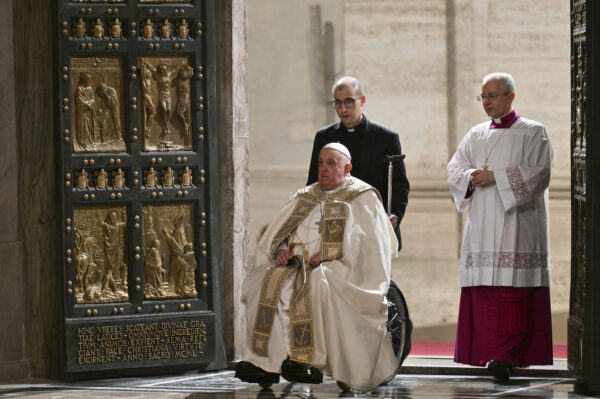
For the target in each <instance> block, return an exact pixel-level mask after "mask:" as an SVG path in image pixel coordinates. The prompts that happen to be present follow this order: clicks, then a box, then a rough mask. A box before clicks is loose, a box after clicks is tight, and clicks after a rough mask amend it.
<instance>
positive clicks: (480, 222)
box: [448, 117, 553, 287]
mask: <svg viewBox="0 0 600 399" xmlns="http://www.w3.org/2000/svg"><path fill="white" fill-rule="evenodd" d="M489 125H490V123H489V122H485V123H481V124H479V125H476V126H475V127H473V128H472V129H471V130H470V131H469V133H467V135H466V136H465V137H464V138H463V140H462V141H461V143H460V144H459V146H458V149H457V150H456V153H455V154H454V156H453V157H452V159H451V160H450V163H449V164H448V173H449V177H448V184H449V186H450V191H451V192H452V196H453V198H454V202H455V204H456V207H457V209H458V211H459V212H462V211H463V210H464V209H465V208H466V207H467V205H468V204H470V207H469V214H468V218H467V224H466V227H465V235H464V237H463V242H462V247H461V254H460V267H461V271H460V284H461V286H462V287H470V286H482V285H485V286H513V287H537V286H550V268H549V256H548V247H549V241H548V237H549V234H548V185H549V182H550V169H551V164H552V158H553V150H552V145H551V143H550V140H549V138H548V134H547V133H546V129H545V128H544V126H542V125H541V124H539V123H538V122H535V121H532V120H529V119H525V118H522V117H521V118H519V119H517V120H516V121H515V123H514V124H513V125H512V126H511V127H510V128H509V129H492V130H490V129H489ZM486 157H487V158H488V159H487V165H488V169H490V170H492V171H494V177H495V179H496V183H495V184H492V185H489V186H487V187H476V188H475V190H474V192H473V195H472V196H471V197H470V198H467V199H466V198H465V194H466V193H467V190H468V186H469V181H470V177H471V173H472V172H473V171H475V170H476V169H479V168H481V167H482V166H483V165H484V164H486Z"/></svg>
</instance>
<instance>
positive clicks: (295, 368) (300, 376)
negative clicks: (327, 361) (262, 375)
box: [281, 359, 323, 384]
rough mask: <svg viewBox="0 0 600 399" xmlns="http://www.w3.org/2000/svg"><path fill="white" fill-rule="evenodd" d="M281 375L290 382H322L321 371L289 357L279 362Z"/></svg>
mask: <svg viewBox="0 0 600 399" xmlns="http://www.w3.org/2000/svg"><path fill="white" fill-rule="evenodd" d="M281 376H282V377H283V378H285V379H286V380H288V381H290V382H302V383H307V384H320V383H322V382H323V373H321V372H320V371H319V370H317V369H316V368H314V367H310V368H309V367H307V366H305V365H303V364H300V363H298V362H294V361H293V360H290V359H285V360H284V361H283V363H281Z"/></svg>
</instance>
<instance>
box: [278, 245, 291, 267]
mask: <svg viewBox="0 0 600 399" xmlns="http://www.w3.org/2000/svg"><path fill="white" fill-rule="evenodd" d="M291 257H292V255H291V254H290V252H289V251H288V250H287V249H280V250H279V251H277V253H276V254H275V262H276V263H277V264H278V265H282V266H284V265H287V263H288V261H289V260H290V258H291Z"/></svg>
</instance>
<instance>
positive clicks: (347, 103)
mask: <svg viewBox="0 0 600 399" xmlns="http://www.w3.org/2000/svg"><path fill="white" fill-rule="evenodd" d="M360 97H361V96H358V97H356V98H352V97H348V98H345V99H344V100H343V101H342V100H338V99H335V100H331V101H330V102H329V103H330V104H331V105H332V106H333V108H335V109H340V108H342V104H344V105H345V106H346V108H351V107H354V105H355V104H356V100H358V99H359V98H360Z"/></svg>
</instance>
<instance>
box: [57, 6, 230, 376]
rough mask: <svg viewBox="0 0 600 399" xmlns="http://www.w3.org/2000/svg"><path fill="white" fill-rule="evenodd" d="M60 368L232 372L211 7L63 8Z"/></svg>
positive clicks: (99, 372)
mask: <svg viewBox="0 0 600 399" xmlns="http://www.w3.org/2000/svg"><path fill="white" fill-rule="evenodd" d="M54 26H55V28H56V30H55V34H56V40H55V43H56V44H55V54H56V56H55V71H56V74H55V76H56V78H55V79H56V81H55V83H56V84H55V88H56V90H55V92H56V93H57V94H56V95H57V97H56V100H55V114H56V115H57V118H56V120H57V122H56V123H57V127H56V136H57V140H56V147H57V152H58V154H59V155H58V157H57V158H58V159H59V165H58V181H59V182H60V184H61V189H60V190H59V193H58V195H59V205H58V207H59V209H58V214H59V215H60V218H61V220H62V223H60V224H59V225H60V231H59V234H58V237H60V240H61V245H60V246H59V248H60V249H59V254H58V265H59V271H60V278H61V284H62V286H63V289H64V301H63V303H64V326H62V327H63V328H64V334H63V336H64V351H62V352H63V353H64V359H63V360H64V362H63V363H64V372H65V374H66V376H68V377H75V378H81V377H91V376H103V375H108V376H111V375H115V376H116V375H118V376H122V375H126V374H140V373H146V372H154V373H156V372H160V371H161V369H164V370H165V371H169V372H172V371H176V370H185V369H214V368H222V367H225V366H226V362H225V355H224V349H223V341H222V331H221V314H220V313H221V311H220V278H219V274H220V273H219V268H220V263H219V262H220V259H219V242H218V236H219V226H218V219H217V209H218V192H217V187H218V184H217V183H218V182H217V173H216V166H217V159H216V153H217V132H216V115H215V112H216V105H215V44H214V42H215V34H214V31H215V27H214V3H213V1H212V0H187V1H185V0H178V1H177V2H175V1H169V0H163V1H157V0H112V1H104V2H100V1H97V0H87V1H86V0H79V1H68V0H60V1H59V2H58V5H57V9H56V13H55V22H54Z"/></svg>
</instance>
